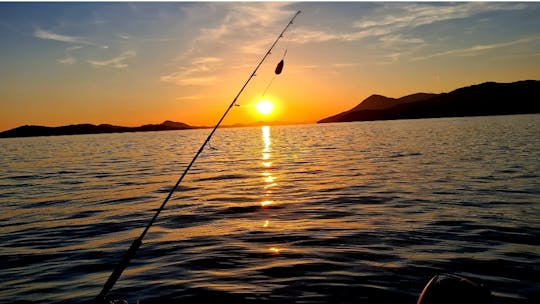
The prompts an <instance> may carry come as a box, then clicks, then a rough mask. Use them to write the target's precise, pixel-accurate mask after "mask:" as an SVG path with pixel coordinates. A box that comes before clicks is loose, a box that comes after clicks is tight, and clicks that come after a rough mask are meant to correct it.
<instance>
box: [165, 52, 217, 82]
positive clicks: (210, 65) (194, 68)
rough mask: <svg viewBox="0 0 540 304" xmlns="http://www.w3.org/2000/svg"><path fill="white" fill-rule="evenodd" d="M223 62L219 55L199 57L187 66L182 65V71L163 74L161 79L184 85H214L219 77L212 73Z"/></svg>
mask: <svg viewBox="0 0 540 304" xmlns="http://www.w3.org/2000/svg"><path fill="white" fill-rule="evenodd" d="M221 62H222V59H221V58H218V57H197V58H194V59H192V61H191V62H190V63H189V64H188V65H187V66H184V67H181V68H180V71H176V72H173V73H171V74H169V75H165V76H161V77H160V80H161V81H163V82H169V83H174V84H177V85H183V86H204V85H212V84H214V83H215V82H216V80H217V78H216V77H215V76H212V75H211V73H213V72H214V71H215V69H216V68H218V67H220V66H221V65H222V63H221Z"/></svg>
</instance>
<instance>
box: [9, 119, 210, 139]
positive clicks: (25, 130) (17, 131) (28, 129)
mask: <svg viewBox="0 0 540 304" xmlns="http://www.w3.org/2000/svg"><path fill="white" fill-rule="evenodd" d="M196 128H201V127H193V126H190V125H188V124H185V123H183V122H174V121H170V120H166V121H164V122H162V123H161V124H148V125H142V126H139V127H122V126H114V125H109V124H100V125H92V124H76V125H69V126H61V127H44V126H21V127H17V128H14V129H11V130H7V131H4V132H0V138H2V137H4V138H5V137H30V136H53V135H75V134H101V133H123V132H147V131H169V130H185V129H196Z"/></svg>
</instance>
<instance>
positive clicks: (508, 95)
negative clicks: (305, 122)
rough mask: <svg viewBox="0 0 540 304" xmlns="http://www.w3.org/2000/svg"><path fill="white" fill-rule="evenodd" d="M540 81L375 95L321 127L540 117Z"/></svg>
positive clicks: (326, 119) (325, 121)
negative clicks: (461, 118)
mask: <svg viewBox="0 0 540 304" xmlns="http://www.w3.org/2000/svg"><path fill="white" fill-rule="evenodd" d="M539 100H540V81H537V80H524V81H518V82H513V83H495V82H486V83H482V84H478V85H472V86H468V87H463V88H459V89H456V90H454V91H452V92H449V93H441V94H430V93H416V94H412V95H407V96H404V97H401V98H397V99H396V98H389V97H385V96H381V95H371V96H370V97H368V98H366V99H364V100H363V101H362V102H361V103H360V104H358V105H357V106H356V107H354V108H352V109H350V110H348V111H345V112H342V113H339V114H336V115H333V116H330V117H327V118H324V119H321V120H319V121H318V123H330V122H347V121H371V120H392V119H415V118H435V117H463V116H486V115H505V114H528V113H540V103H539Z"/></svg>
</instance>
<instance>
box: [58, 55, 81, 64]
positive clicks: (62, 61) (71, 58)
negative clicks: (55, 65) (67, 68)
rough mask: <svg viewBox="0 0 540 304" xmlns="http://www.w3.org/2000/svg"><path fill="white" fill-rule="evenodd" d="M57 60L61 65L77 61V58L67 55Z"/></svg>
mask: <svg viewBox="0 0 540 304" xmlns="http://www.w3.org/2000/svg"><path fill="white" fill-rule="evenodd" d="M58 62H59V63H61V64H63V65H72V64H74V63H75V62H77V60H76V59H75V58H73V57H71V56H67V57H65V58H61V59H58Z"/></svg>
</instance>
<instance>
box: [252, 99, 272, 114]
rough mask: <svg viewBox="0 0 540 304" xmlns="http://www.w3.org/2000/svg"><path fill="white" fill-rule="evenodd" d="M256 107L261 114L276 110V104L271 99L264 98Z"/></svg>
mask: <svg viewBox="0 0 540 304" xmlns="http://www.w3.org/2000/svg"><path fill="white" fill-rule="evenodd" d="M255 108H256V109H257V112H259V113H260V114H263V115H268V114H271V113H272V112H273V111H274V104H273V103H272V102H271V101H270V100H267V99H264V100H261V101H259V103H257V104H256V105H255Z"/></svg>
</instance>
